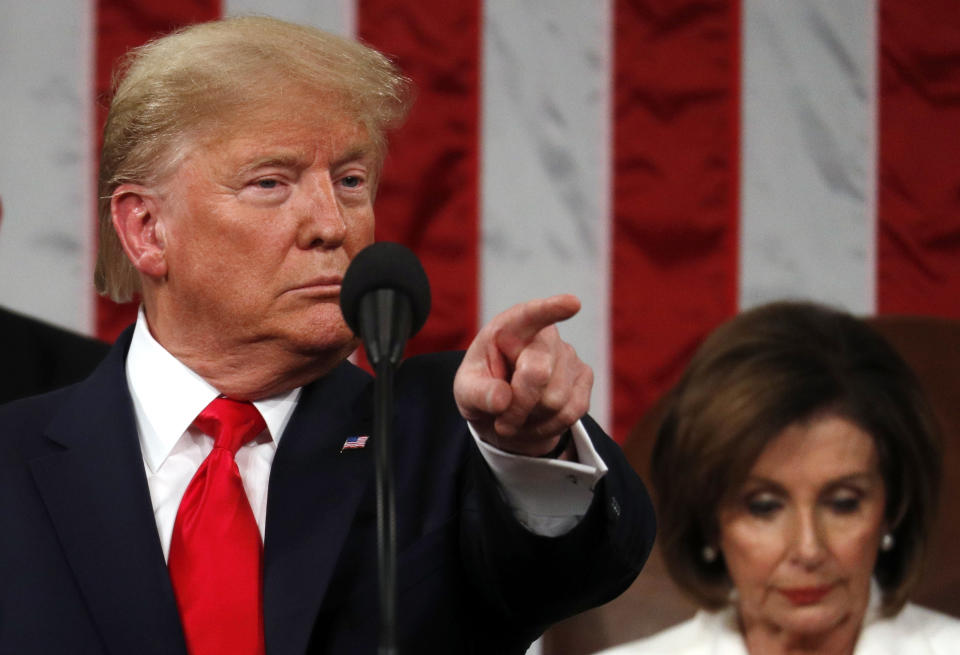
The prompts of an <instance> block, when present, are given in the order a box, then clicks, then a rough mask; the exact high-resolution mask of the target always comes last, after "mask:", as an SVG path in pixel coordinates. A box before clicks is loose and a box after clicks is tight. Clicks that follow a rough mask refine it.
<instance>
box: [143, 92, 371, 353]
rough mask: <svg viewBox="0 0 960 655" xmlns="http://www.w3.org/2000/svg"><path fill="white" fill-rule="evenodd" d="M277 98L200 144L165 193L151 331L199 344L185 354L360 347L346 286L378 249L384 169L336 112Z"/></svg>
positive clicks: (362, 136) (311, 99)
mask: <svg viewBox="0 0 960 655" xmlns="http://www.w3.org/2000/svg"><path fill="white" fill-rule="evenodd" d="M278 97H279V98H280V99H278V100H276V101H274V102H271V103H269V104H267V105H265V106H263V107H259V108H258V109H257V110H256V111H255V112H254V113H253V114H252V115H250V116H246V117H244V118H240V119H234V120H230V119H227V120H226V121H225V122H224V123H221V124H219V125H218V126H217V128H216V129H215V131H214V132H213V133H212V134H211V133H209V132H206V133H203V134H201V135H200V137H199V138H197V139H195V140H193V145H192V146H191V148H190V150H189V153H188V154H187V156H186V157H185V158H184V160H183V162H182V163H181V164H180V165H179V166H178V168H177V169H176V171H175V172H174V173H173V174H172V175H171V176H170V177H169V178H168V179H166V180H165V181H164V182H163V183H162V184H161V185H160V194H159V198H160V200H159V204H158V211H157V230H158V235H159V238H160V239H161V241H162V242H163V247H164V251H165V258H166V263H167V276H166V279H165V281H164V285H163V287H164V288H163V290H162V292H161V293H160V294H158V297H157V317H153V319H154V320H152V321H151V327H154V324H155V322H156V321H160V322H161V323H163V324H164V326H165V329H167V330H169V329H170V328H171V326H173V329H176V330H179V331H180V332H179V334H180V336H183V335H189V336H188V339H189V340H190V341H191V342H192V343H189V344H180V345H181V346H183V347H187V348H189V349H204V350H207V351H210V352H218V351H222V350H223V349H224V348H236V347H238V346H239V347H243V346H245V345H248V344H257V345H258V346H264V345H265V344H267V345H276V346H279V347H280V348H283V349H285V350H290V351H294V352H298V353H300V352H302V353H323V352H329V351H331V350H334V349H342V348H343V347H344V346H345V345H346V344H348V343H350V342H351V340H352V337H351V333H350V331H349V328H347V327H346V325H345V324H344V322H343V319H342V317H341V314H340V309H339V305H338V299H339V293H340V283H341V280H342V277H343V274H344V272H345V271H346V269H347V265H348V264H349V262H350V260H351V259H352V258H353V257H354V255H356V253H357V252H358V251H359V250H361V249H362V248H363V247H365V246H366V245H368V244H370V243H371V242H372V241H373V204H372V203H373V189H374V186H375V184H376V175H377V173H378V171H379V159H378V158H377V155H376V152H375V150H374V147H373V144H372V142H371V140H370V138H369V136H368V134H367V133H366V131H365V129H364V128H363V127H362V126H361V125H359V124H358V123H357V122H356V120H354V119H352V118H351V117H350V116H349V115H347V114H346V113H345V112H343V111H342V110H339V109H338V108H336V107H335V106H334V105H332V104H331V103H330V102H329V101H325V100H324V99H323V98H321V97H318V96H316V95H313V94H296V93H292V94H291V93H285V94H282V95H281V94H278ZM148 318H149V317H148ZM154 329H156V328H154ZM161 331H163V330H161ZM168 334H169V331H168ZM158 336H159V335H158ZM161 342H163V340H162V339H161ZM174 342H176V339H174Z"/></svg>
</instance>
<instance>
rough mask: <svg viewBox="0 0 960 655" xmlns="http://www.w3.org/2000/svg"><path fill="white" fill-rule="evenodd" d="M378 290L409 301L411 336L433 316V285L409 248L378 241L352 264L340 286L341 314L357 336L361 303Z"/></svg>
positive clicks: (354, 259) (357, 256) (390, 242)
mask: <svg viewBox="0 0 960 655" xmlns="http://www.w3.org/2000/svg"><path fill="white" fill-rule="evenodd" d="M378 289H393V290H395V291H398V292H400V293H402V294H404V295H406V296H407V298H409V300H410V309H411V312H412V314H413V316H412V318H413V321H412V327H411V331H410V336H413V335H414V334H416V333H417V332H418V331H419V330H420V328H422V327H423V324H424V323H426V321H427V315H428V314H430V282H429V280H427V274H426V273H425V272H424V270H423V266H421V265H420V260H419V259H417V256H416V255H414V254H413V252H412V251H411V250H410V249H409V248H407V247H405V246H402V245H400V244H399V243H393V242H392V241H378V242H377V243H374V244H372V245H369V246H367V247H366V248H364V249H363V250H361V251H360V252H358V253H357V255H356V256H355V257H354V258H353V261H352V262H350V266H348V267H347V272H346V273H345V274H344V276H343V284H342V285H341V287H340V311H341V312H343V318H344V319H345V320H346V321H347V325H349V326H350V329H351V330H353V333H354V334H360V300H361V299H362V298H363V297H364V296H365V295H367V293H369V292H371V291H377V290H378Z"/></svg>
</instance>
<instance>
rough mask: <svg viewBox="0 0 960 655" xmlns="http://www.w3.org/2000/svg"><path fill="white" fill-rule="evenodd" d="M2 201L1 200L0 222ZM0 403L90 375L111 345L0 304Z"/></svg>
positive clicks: (0, 220)
mask: <svg viewBox="0 0 960 655" xmlns="http://www.w3.org/2000/svg"><path fill="white" fill-rule="evenodd" d="M2 222H3V202H2V201H0V223H2ZM0 342H2V344H3V345H2V354H0V362H2V364H0V370H2V372H0V403H5V402H9V401H11V400H16V399H18V398H25V397H26V396H32V395H34V394H38V393H44V392H46V391H52V390H53V389H58V388H60V387H63V386H66V385H68V384H73V383H74V382H79V381H80V380H82V379H83V378H85V377H87V376H88V375H90V372H91V371H93V369H94V367H96V365H97V364H99V363H100V361H101V360H102V359H103V358H104V356H105V355H106V354H107V350H109V349H110V346H109V345H107V344H106V343H104V342H102V341H98V340H97V339H91V338H90V337H85V336H83V335H80V334H76V333H74V332H70V331H68V330H64V329H63V328H59V327H56V326H55V325H50V324H49V323H45V322H43V321H40V320H37V319H35V318H31V317H29V316H24V315H23V314H19V313H17V312H13V311H10V310H9V309H5V308H3V307H0Z"/></svg>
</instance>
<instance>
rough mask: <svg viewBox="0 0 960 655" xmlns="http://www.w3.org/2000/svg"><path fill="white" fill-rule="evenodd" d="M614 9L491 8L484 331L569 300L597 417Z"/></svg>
mask: <svg viewBox="0 0 960 655" xmlns="http://www.w3.org/2000/svg"><path fill="white" fill-rule="evenodd" d="M610 20H611V13H610V7H609V6H608V4H607V3H605V2H600V3H593V2H584V3H581V2H577V1H569V0H568V1H566V2H558V3H550V4H549V5H547V4H543V3H517V2H514V1H513V0H490V1H488V2H486V3H485V4H484V28H483V76H482V79H483V88H482V92H481V93H482V108H481V124H482V127H481V134H482V146H481V165H480V167H481V189H482V191H481V213H480V215H481V228H480V230H481V234H482V238H481V248H482V250H481V257H480V277H481V287H480V298H481V300H480V303H481V312H480V314H481V323H485V322H487V321H488V320H490V318H492V317H493V316H494V315H495V314H497V313H498V312H500V311H502V310H503V309H506V308H507V307H509V306H510V305H512V304H514V303H517V302H520V301H522V300H526V299H529V298H535V297H544V296H548V295H551V294H555V293H561V292H570V293H574V294H576V295H578V296H579V297H580V300H581V301H582V303H583V309H582V310H581V312H580V314H579V315H578V316H576V317H575V318H573V319H572V320H570V321H569V322H568V323H565V324H564V325H562V326H561V328H560V330H561V333H562V334H563V336H564V338H565V339H566V340H568V341H569V342H570V343H572V344H573V346H574V347H575V348H576V349H577V352H578V354H579V355H580V358H581V359H583V360H584V361H585V362H588V363H589V364H590V365H591V366H592V367H593V369H594V374H595V383H594V393H593V401H592V404H591V413H592V415H593V416H594V417H595V418H597V419H598V420H599V421H600V422H601V423H602V424H604V425H606V424H607V422H608V418H609V398H610V392H609V386H610V382H609V377H610V374H609V368H610V367H609V353H608V351H609V338H608V336H609V335H608V333H609V328H610V320H609V298H608V296H609V288H610V284H609V268H610V267H609V251H610V244H609V239H610V227H609V224H610V216H609V214H610V170H609V169H610V163H609V162H610V137H609V135H610V126H609V116H610V84H611V82H610V80H611V72H610V62H611V55H610V48H611V44H610V36H611V34H612V30H611V25H610Z"/></svg>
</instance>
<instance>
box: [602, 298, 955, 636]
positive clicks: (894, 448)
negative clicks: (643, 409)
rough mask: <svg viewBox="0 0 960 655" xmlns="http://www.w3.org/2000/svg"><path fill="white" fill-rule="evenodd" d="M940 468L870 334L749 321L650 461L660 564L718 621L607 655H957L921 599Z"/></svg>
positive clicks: (851, 326)
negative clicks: (916, 595) (916, 594)
mask: <svg viewBox="0 0 960 655" xmlns="http://www.w3.org/2000/svg"><path fill="white" fill-rule="evenodd" d="M939 466H940V446H939V441H938V437H937V428H936V422H935V419H934V417H933V414H932V413H931V410H930V409H929V407H928V405H927V402H926V400H925V399H924V397H923V394H922V393H921V391H920V388H919V385H918V383H917V381H916V380H915V378H914V376H913V374H912V372H911V371H910V369H909V368H908V367H907V365H906V364H905V363H904V362H903V361H902V360H901V359H900V357H899V356H898V355H897V354H896V353H895V352H894V350H893V349H892V348H891V347H890V346H889V345H888V344H887V343H886V342H885V341H884V340H883V339H882V338H881V337H880V336H879V335H877V334H876V333H875V332H874V331H873V330H872V329H871V328H870V327H869V326H867V325H866V324H865V323H864V322H862V321H860V320H858V319H856V318H854V317H852V316H850V315H849V314H846V313H843V312H840V311H836V310H833V309H830V308H827V307H823V306H818V305H813V304H808V303H775V304H771V305H766V306H763V307H760V308H757V309H754V310H752V311H748V312H745V313H744V314H741V315H740V316H738V317H736V318H735V319H733V320H731V321H730V322H728V323H726V324H725V325H723V326H721V327H720V328H719V329H717V330H716V331H715V332H714V333H713V334H711V335H710V336H709V337H708V338H707V339H706V341H705V342H704V343H703V345H702V346H701V348H700V349H699V350H698V351H697V353H696V355H695V356H694V358H693V360H692V361H691V363H690V365H689V367H688V368H687V370H686V372H685V374H684V376H683V378H682V379H681V381H680V383H679V384H678V385H677V386H676V388H675V389H674V390H673V391H672V392H671V395H670V396H669V399H668V410H667V413H666V417H665V419H664V422H663V423H662V425H661V427H660V430H659V432H658V437H657V443H656V446H655V448H654V454H653V462H652V475H653V480H652V481H653V484H654V487H655V489H656V493H657V502H658V520H659V524H660V537H659V538H660V546H661V550H662V552H663V554H664V558H665V561H666V564H667V568H668V570H669V572H670V574H671V576H672V577H673V579H674V581H675V582H676V583H677V584H678V585H679V586H680V587H681V588H682V589H683V590H684V591H686V592H687V593H688V594H689V595H691V596H692V597H693V598H694V599H695V600H696V601H697V602H698V603H699V604H700V605H701V606H702V607H703V610H702V611H700V612H698V613H697V615H696V616H695V617H694V618H693V619H691V620H690V621H687V622H685V623H682V624H680V625H678V626H675V627H673V628H671V629H668V630H666V631H664V632H662V633H660V634H658V635H655V636H653V637H651V638H648V639H644V640H640V641H638V642H633V643H632V644H628V645H625V646H620V647H618V648H615V649H612V650H610V651H607V653H608V655H627V654H656V653H664V654H666V653H670V654H674V653H683V654H689V655H692V654H694V653H704V654H707V653H710V654H715V655H721V654H722V655H747V654H749V655H777V654H780V653H820V654H837V655H850V654H854V655H879V654H887V653H889V654H891V655H893V654H895V653H896V654H914V653H924V654H926V653H930V654H931V655H933V654H941V653H943V654H945V653H956V652H960V651H958V649H960V621H958V620H956V619H953V618H952V617H948V616H946V615H943V614H939V613H936V612H933V611H931V610H927V609H924V608H921V607H918V606H915V605H911V604H909V603H907V599H908V597H909V595H910V592H911V591H912V590H913V588H914V587H915V585H916V583H917V580H918V578H919V574H920V569H921V565H922V561H923V556H924V550H925V545H926V543H927V540H928V535H929V533H930V529H931V524H932V522H933V515H934V505H935V501H936V498H937V491H938V484H939V474H940V470H939Z"/></svg>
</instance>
